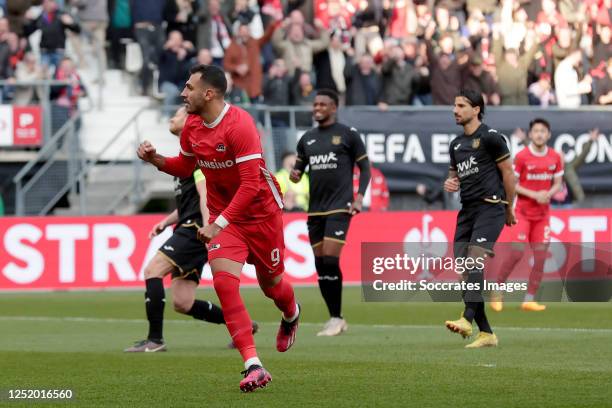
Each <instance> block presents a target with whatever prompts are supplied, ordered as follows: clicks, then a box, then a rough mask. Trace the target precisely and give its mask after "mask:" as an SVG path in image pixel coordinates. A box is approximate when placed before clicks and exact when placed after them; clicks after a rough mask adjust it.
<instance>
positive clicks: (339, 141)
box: [332, 136, 342, 145]
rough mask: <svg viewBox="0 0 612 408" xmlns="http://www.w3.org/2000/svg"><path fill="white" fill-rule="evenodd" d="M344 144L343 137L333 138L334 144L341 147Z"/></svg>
mask: <svg viewBox="0 0 612 408" xmlns="http://www.w3.org/2000/svg"><path fill="white" fill-rule="evenodd" d="M340 143H342V136H332V144H333V145H339V144H340Z"/></svg>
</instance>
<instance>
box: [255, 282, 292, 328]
mask: <svg viewBox="0 0 612 408" xmlns="http://www.w3.org/2000/svg"><path fill="white" fill-rule="evenodd" d="M263 292H264V294H265V295H266V296H267V297H269V298H270V299H272V300H274V304H275V305H276V307H278V308H279V309H280V310H281V311H282V312H283V316H284V317H285V319H289V320H290V319H292V318H293V317H295V314H296V313H297V308H296V305H295V294H294V293H293V286H291V284H290V283H289V282H287V281H285V279H284V278H282V279H281V280H280V282H278V283H277V284H276V285H274V286H273V287H271V288H265V289H263Z"/></svg>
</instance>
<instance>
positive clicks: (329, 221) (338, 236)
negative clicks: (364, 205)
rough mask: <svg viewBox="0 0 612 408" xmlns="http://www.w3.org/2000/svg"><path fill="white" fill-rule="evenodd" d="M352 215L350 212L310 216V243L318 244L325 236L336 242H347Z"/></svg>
mask: <svg viewBox="0 0 612 408" xmlns="http://www.w3.org/2000/svg"><path fill="white" fill-rule="evenodd" d="M350 223H351V216H350V215H349V214H348V213H336V214H330V215H311V216H309V217H308V222H307V224H308V238H310V245H312V246H313V247H315V246H318V245H319V244H320V243H321V242H323V238H325V239H329V240H332V241H336V242H341V243H344V242H346V236H347V235H348V229H349V225H350Z"/></svg>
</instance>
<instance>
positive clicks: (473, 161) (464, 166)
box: [457, 156, 478, 172]
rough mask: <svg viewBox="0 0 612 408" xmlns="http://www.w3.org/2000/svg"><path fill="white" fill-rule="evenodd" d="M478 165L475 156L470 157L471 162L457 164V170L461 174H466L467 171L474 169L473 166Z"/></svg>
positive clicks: (465, 161)
mask: <svg viewBox="0 0 612 408" xmlns="http://www.w3.org/2000/svg"><path fill="white" fill-rule="evenodd" d="M477 164H478V162H476V159H475V158H474V156H470V159H469V160H464V161H462V162H461V163H459V164H457V169H458V170H459V171H460V172H464V171H466V170H469V169H471V168H472V166H476V165H477Z"/></svg>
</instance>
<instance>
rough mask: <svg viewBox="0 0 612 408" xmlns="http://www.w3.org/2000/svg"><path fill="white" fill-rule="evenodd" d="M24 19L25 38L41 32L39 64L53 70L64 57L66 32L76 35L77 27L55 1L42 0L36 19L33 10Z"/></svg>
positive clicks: (78, 30) (72, 19)
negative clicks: (69, 31)
mask: <svg viewBox="0 0 612 408" xmlns="http://www.w3.org/2000/svg"><path fill="white" fill-rule="evenodd" d="M25 17H26V19H27V21H28V22H27V24H26V25H25V26H24V28H23V29H24V34H25V36H26V37H29V36H30V35H31V34H32V33H34V31H36V30H40V31H41V38H40V56H41V63H42V65H43V66H44V67H45V68H46V69H55V68H56V67H57V65H58V64H59V62H60V61H61V60H62V58H63V57H64V49H65V47H66V30H71V31H73V32H75V33H78V32H80V28H79V25H78V24H77V23H76V22H75V21H74V18H72V16H70V15H69V14H67V13H64V12H63V11H62V10H61V9H59V7H58V6H57V3H56V2H55V0H43V3H42V13H41V14H40V15H39V16H38V17H36V15H35V11H34V9H30V10H28V12H27V13H26V15H25Z"/></svg>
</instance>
